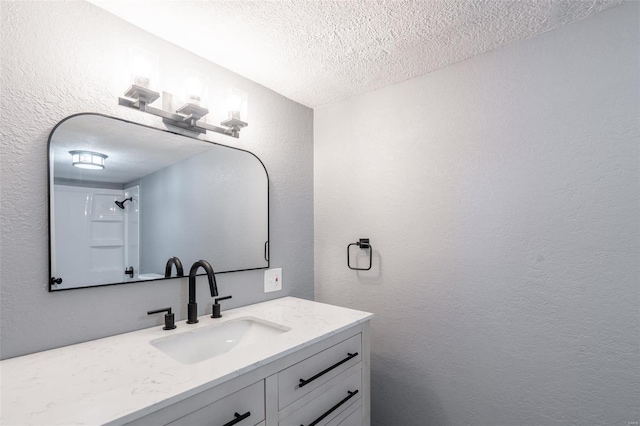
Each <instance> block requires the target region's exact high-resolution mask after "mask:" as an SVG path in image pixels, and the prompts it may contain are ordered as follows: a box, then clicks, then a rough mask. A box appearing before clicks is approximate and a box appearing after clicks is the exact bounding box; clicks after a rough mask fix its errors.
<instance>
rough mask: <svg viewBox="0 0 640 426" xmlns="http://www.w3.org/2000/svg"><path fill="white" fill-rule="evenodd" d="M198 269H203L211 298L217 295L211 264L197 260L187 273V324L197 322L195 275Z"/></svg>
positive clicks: (216, 285)
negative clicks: (207, 280)
mask: <svg viewBox="0 0 640 426" xmlns="http://www.w3.org/2000/svg"><path fill="white" fill-rule="evenodd" d="M200 268H202V269H204V270H205V272H206V273H207V278H208V279H209V290H210V291H211V297H216V296H217V295H218V284H217V283H216V276H215V273H214V272H213V268H212V267H211V264H210V263H209V262H207V261H206V260H198V261H197V262H196V263H194V264H193V265H192V266H191V270H190V271H189V303H188V304H187V324H195V323H197V322H198V319H197V317H198V304H197V303H196V273H197V272H198V269H200Z"/></svg>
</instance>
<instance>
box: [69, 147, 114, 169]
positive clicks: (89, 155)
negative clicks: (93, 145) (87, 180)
mask: <svg viewBox="0 0 640 426" xmlns="http://www.w3.org/2000/svg"><path fill="white" fill-rule="evenodd" d="M69 154H71V164H73V166H74V167H78V168H80V169H90V170H101V169H104V160H106V159H107V158H108V157H107V156H106V155H105V154H101V153H99V152H92V151H69Z"/></svg>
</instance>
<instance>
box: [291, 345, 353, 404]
mask: <svg viewBox="0 0 640 426" xmlns="http://www.w3.org/2000/svg"><path fill="white" fill-rule="evenodd" d="M361 353H362V338H361V334H357V335H355V336H353V337H351V338H349V339H347V340H345V341H343V342H340V343H338V344H337V345H335V346H332V347H330V348H329V349H326V350H324V351H322V352H320V353H318V354H316V355H314V356H312V357H309V358H307V359H305V360H304V361H301V362H299V363H297V364H295V365H292V366H291V367H289V368H287V369H285V370H283V371H281V372H280V373H279V374H278V395H279V397H278V400H279V402H278V406H279V409H280V410H282V409H283V408H285V407H287V406H288V405H289V404H291V403H292V402H294V401H296V400H297V399H299V398H301V397H303V396H304V395H306V394H308V393H309V392H311V391H313V390H314V389H317V388H318V387H320V386H321V385H322V384H324V383H326V382H327V381H329V380H330V379H332V378H334V377H336V376H338V375H339V374H340V373H342V372H344V371H346V370H347V369H349V368H350V367H352V366H354V365H356V364H357V363H359V362H360V359H361ZM301 379H302V380H304V382H301V381H300V380H301Z"/></svg>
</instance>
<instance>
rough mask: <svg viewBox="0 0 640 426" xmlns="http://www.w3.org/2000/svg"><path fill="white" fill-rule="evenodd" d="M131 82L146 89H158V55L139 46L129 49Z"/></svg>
mask: <svg viewBox="0 0 640 426" xmlns="http://www.w3.org/2000/svg"><path fill="white" fill-rule="evenodd" d="M129 67H130V70H129V73H130V79H131V81H130V83H131V84H132V85H135V86H140V87H144V88H145V89H151V90H157V86H158V79H159V78H158V69H159V60H158V55H155V54H153V53H151V52H147V51H146V50H144V49H140V48H139V47H132V48H131V49H129Z"/></svg>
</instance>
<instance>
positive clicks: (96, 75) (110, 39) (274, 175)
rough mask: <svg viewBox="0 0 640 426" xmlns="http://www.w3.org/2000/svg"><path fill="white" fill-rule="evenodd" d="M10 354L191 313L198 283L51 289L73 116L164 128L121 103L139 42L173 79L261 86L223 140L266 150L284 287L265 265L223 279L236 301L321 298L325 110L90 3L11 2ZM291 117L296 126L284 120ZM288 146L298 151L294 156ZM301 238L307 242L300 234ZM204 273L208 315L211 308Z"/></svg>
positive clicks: (202, 294) (6, 169) (5, 20)
mask: <svg viewBox="0 0 640 426" xmlns="http://www.w3.org/2000/svg"><path fill="white" fill-rule="evenodd" d="M0 9H1V13H2V21H1V25H0V27H1V30H0V31H1V35H2V39H1V40H0V49H1V50H0V56H1V58H2V61H1V62H2V64H1V66H2V73H1V78H2V80H1V83H2V86H1V87H2V96H1V98H2V99H1V100H0V102H1V103H0V108H1V114H0V139H1V141H2V142H1V146H0V150H1V154H2V155H1V166H2V169H1V176H2V182H1V186H2V187H1V194H2V197H1V200H2V202H1V203H2V204H1V209H0V216H1V223H2V234H1V236H0V238H1V242H0V244H1V245H0V247H1V253H0V267H1V272H0V280H1V281H0V297H1V301H0V303H1V305H0V323H1V328H0V333H1V340H0V357H2V358H8V357H13V356H17V355H22V354H26V353H30V352H34V351H40V350H45V349H49V348H54V347H58V346H64V345H69V344H72V343H76V342H81V341H86V340H90V339H95V338H100V337H104V336H108V335H112V334H117V333H122V332H127V331H131V330H135V329H140V328H145V327H150V326H154V325H157V324H160V323H161V322H162V319H161V318H160V316H155V317H148V316H147V315H146V311H147V310H149V309H153V308H160V307H163V306H169V305H170V306H173V308H174V309H175V310H176V312H177V316H178V317H180V318H181V319H183V318H185V317H186V303H187V284H186V280H181V281H180V280H169V281H165V282H150V283H141V284H134V285H119V286H112V287H101V288H93V289H82V290H71V291H63V292H57V293H48V292H47V280H48V277H49V271H48V262H49V260H48V236H47V232H48V231H47V229H48V222H47V209H48V203H47V137H48V135H49V133H50V132H51V130H52V128H53V126H54V125H55V124H56V123H57V122H58V121H60V120H61V119H63V118H64V117H66V116H68V115H71V114H75V113H78V112H85V111H90V112H99V113H104V114H108V115H113V116H117V117H121V118H125V119H130V120H134V121H138V122H142V123H144V124H148V125H152V126H155V127H159V128H162V127H163V125H162V123H161V121H160V119H156V118H154V117H152V116H147V115H146V114H143V113H140V112H138V111H134V110H129V109H126V108H124V107H120V106H118V105H117V97H118V96H122V94H123V93H124V91H125V90H126V88H127V86H126V74H127V70H126V65H125V64H126V63H127V52H128V49H129V47H130V46H131V45H137V46H138V47H141V48H144V49H146V50H150V51H154V52H156V53H157V54H158V55H159V56H160V74H161V79H162V78H166V79H168V78H171V77H173V78H176V76H180V75H181V73H182V72H183V69H184V68H192V69H195V70H197V71H199V72H201V73H204V74H207V75H208V76H209V77H210V79H211V80H215V81H218V80H222V81H223V82H227V83H228V84H229V85H231V86H236V87H238V88H240V89H242V90H244V91H245V92H247V93H248V94H249V121H250V123H249V127H247V128H246V129H244V130H243V131H242V136H241V138H240V139H239V140H236V139H232V138H228V137H225V136H222V135H210V136H208V138H209V139H210V140H212V141H215V142H219V143H223V144H227V145H232V146H236V147H239V148H243V149H246V150H249V151H251V152H253V153H255V154H256V155H258V156H259V157H260V158H261V159H262V161H263V162H264V163H265V165H266V167H267V170H268V171H269V177H270V185H271V187H270V189H271V206H270V208H271V211H270V212H271V260H272V262H271V263H272V266H273V267H282V268H283V276H284V277H283V278H284V279H283V283H284V289H283V291H281V292H276V293H269V294H268V295H265V294H264V293H263V273H262V271H252V272H241V273H232V274H222V275H220V276H218V278H219V279H218V287H219V289H220V293H221V294H232V295H233V296H234V298H233V299H232V300H229V301H228V302H226V304H225V306H226V307H228V308H232V307H236V306H240V305H246V304H250V303H254V302H259V301H262V300H266V299H269V298H275V297H280V296H283V295H293V296H299V297H304V298H313V176H312V170H313V146H312V136H313V111H312V110H311V109H309V108H306V107H304V106H301V105H299V104H297V103H295V102H292V101H291V100H288V99H286V98H284V97H282V96H281V95H278V94H277V93H275V92H273V91H271V90H268V89H266V88H264V87H262V86H260V85H258V84H256V83H253V82H251V81H249V80H247V79H244V78H242V77H240V76H238V75H236V74H234V73H231V72H229V71H227V70H225V69H222V68H220V67H218V66H216V65H214V64H211V63H210V62H207V61H205V60H203V59H202V58H199V57H197V56H195V55H192V54H189V53H187V52H185V51H184V50H182V49H179V48H177V47H175V46H173V45H171V44H169V43H166V42H164V41H162V40H160V39H158V38H156V37H153V36H151V35H150V34H148V33H146V32H144V31H141V30H139V29H138V28H136V27H133V26H131V25H130V24H127V23H125V22H124V21H122V20H120V19H118V18H115V17H114V16H112V15H110V14H108V13H107V12H104V11H102V10H101V9H98V8H96V7H95V6H93V5H91V4H88V3H86V2H2V5H1V7H0ZM283 123H286V125H284V124H283ZM285 153H286V155H285ZM291 235H295V238H291V237H290V236H291ZM207 293H208V288H207V284H206V279H199V280H198V298H199V300H200V304H199V308H200V314H204V312H205V310H207V311H210V309H211V298H210V297H209V296H208V295H207Z"/></svg>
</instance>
